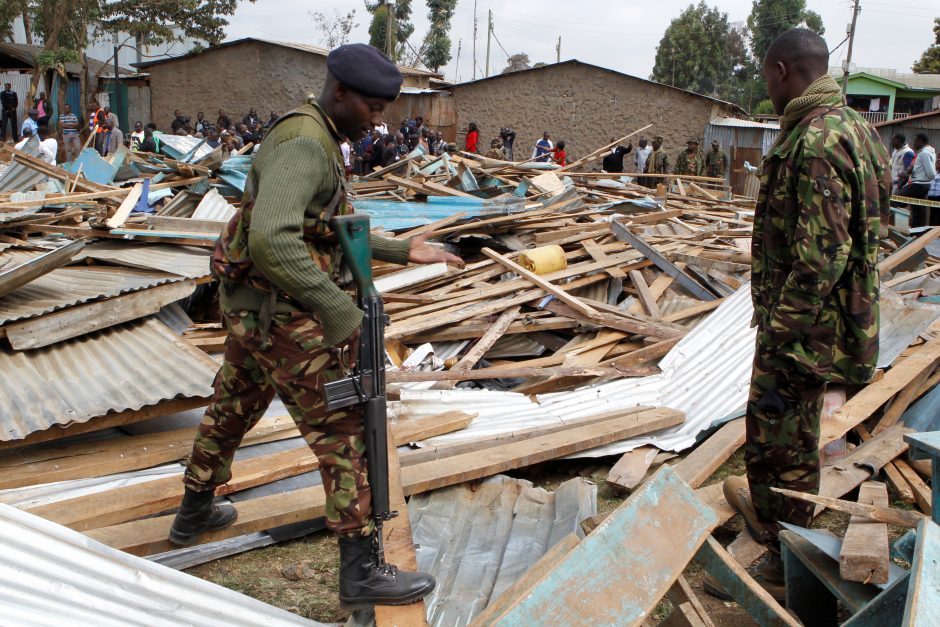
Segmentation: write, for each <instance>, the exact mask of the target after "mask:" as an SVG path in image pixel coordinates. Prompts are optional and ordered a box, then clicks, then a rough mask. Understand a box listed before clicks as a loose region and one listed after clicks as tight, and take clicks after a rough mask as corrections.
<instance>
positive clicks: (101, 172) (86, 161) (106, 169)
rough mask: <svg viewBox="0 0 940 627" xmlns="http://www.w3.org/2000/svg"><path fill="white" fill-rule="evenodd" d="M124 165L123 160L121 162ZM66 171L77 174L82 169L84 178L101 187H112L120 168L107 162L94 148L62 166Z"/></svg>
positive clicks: (86, 149) (86, 150) (87, 149)
mask: <svg viewBox="0 0 940 627" xmlns="http://www.w3.org/2000/svg"><path fill="white" fill-rule="evenodd" d="M121 161H122V163H123V159H122V160H121ZM62 167H63V168H64V169H65V170H67V171H69V172H71V173H72V174H75V173H76V172H78V169H79V167H81V169H82V176H83V177H85V178H86V179H88V180H89V181H91V182H92V183H98V184H99V185H111V184H112V183H114V175H115V174H116V173H117V170H118V168H119V167H120V165H118V168H115V167H114V166H113V165H111V164H110V163H108V162H107V161H105V160H104V159H103V158H102V157H101V155H99V154H98V151H97V150H95V149H94V148H85V149H84V150H82V152H81V153H80V154H79V155H78V158H77V159H75V160H74V161H70V162H69V163H66V164H64V165H63V166H62Z"/></svg>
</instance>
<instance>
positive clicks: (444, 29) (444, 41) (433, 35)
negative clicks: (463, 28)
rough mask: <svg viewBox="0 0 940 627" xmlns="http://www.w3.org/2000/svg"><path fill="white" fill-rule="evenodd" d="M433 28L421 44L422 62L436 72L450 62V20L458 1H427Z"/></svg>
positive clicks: (429, 18)
mask: <svg viewBox="0 0 940 627" xmlns="http://www.w3.org/2000/svg"><path fill="white" fill-rule="evenodd" d="M427 2H428V20H429V21H430V22H431V27H430V28H429V29H428V34H427V35H425V37H424V43H423V44H421V51H422V54H421V60H422V61H423V62H424V64H425V65H426V66H428V67H429V68H431V69H432V70H434V71H435V72H436V71H437V70H438V69H439V68H440V67H441V66H444V65H447V63H448V61H450V46H451V42H450V36H449V35H448V33H449V32H450V20H451V18H453V17H454V9H455V8H456V7H457V0H427Z"/></svg>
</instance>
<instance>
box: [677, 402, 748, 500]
mask: <svg viewBox="0 0 940 627" xmlns="http://www.w3.org/2000/svg"><path fill="white" fill-rule="evenodd" d="M744 439H745V428H744V418H735V419H734V420H731V421H730V422H728V423H726V424H724V425H723V426H722V427H721V428H720V429H719V430H718V431H717V432H715V433H714V434H712V435H711V436H710V437H709V438H708V439H707V440H705V441H704V442H702V443H701V444H699V445H698V447H697V448H696V449H695V450H694V451H692V452H691V453H689V454H688V455H686V456H685V458H683V459H682V460H680V461H679V462H678V463H676V464H674V465H673V467H672V469H673V470H675V471H676V474H678V475H679V477H680V478H681V479H682V480H683V481H685V482H686V483H688V484H689V485H690V486H692V487H693V488H697V487H699V486H700V485H702V483H704V482H705V480H706V479H708V478H709V477H710V476H712V473H714V472H715V471H716V470H718V468H719V467H720V466H721V465H722V464H724V463H725V462H726V461H727V460H728V458H730V457H731V456H732V455H733V454H734V452H735V451H736V450H738V449H739V448H740V447H742V446H743V445H744Z"/></svg>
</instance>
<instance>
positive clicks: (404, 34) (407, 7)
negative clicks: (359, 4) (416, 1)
mask: <svg viewBox="0 0 940 627" xmlns="http://www.w3.org/2000/svg"><path fill="white" fill-rule="evenodd" d="M366 10H367V11H369V13H371V14H372V23H371V24H369V45H370V46H373V47H375V48H378V49H379V50H381V51H382V52H385V51H386V50H387V49H388V48H387V45H386V44H387V43H388V39H387V37H388V33H387V30H388V12H389V11H391V13H392V24H393V27H392V32H391V38H392V46H391V48H392V57H394V58H393V60H394V61H400V60H401V58H402V55H403V54H404V51H405V48H406V47H407V44H406V42H407V41H408V38H409V37H411V34H412V33H413V32H414V30H415V27H414V24H412V23H411V22H409V21H408V20H409V19H410V18H411V0H376V1H375V2H371V3H370V2H369V1H368V0H366Z"/></svg>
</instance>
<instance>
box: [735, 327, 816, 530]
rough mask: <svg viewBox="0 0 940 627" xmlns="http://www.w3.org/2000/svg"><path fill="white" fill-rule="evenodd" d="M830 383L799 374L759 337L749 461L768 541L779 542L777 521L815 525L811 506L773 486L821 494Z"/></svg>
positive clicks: (749, 406) (750, 411)
mask: <svg viewBox="0 0 940 627" xmlns="http://www.w3.org/2000/svg"><path fill="white" fill-rule="evenodd" d="M825 392H826V383H825V382H824V381H820V380H818V379H814V378H811V377H809V376H807V375H805V374H801V373H797V372H795V371H794V369H793V367H792V366H791V365H789V364H788V363H787V361H786V360H785V359H784V358H782V357H780V356H779V355H776V354H774V352H773V351H772V350H771V349H768V348H767V347H766V346H765V345H763V344H762V342H761V341H760V339H759V334H758V341H757V350H756V351H755V355H754V370H753V373H752V375H751V390H750V394H749V397H748V402H747V416H746V418H745V424H746V431H747V437H746V440H745V445H744V461H745V464H746V465H747V478H748V483H749V484H750V488H751V499H752V501H753V503H754V508H755V509H756V510H757V514H758V516H759V517H760V519H761V521H762V522H763V523H764V526H765V532H766V537H765V538H764V539H765V541H766V542H767V543H769V544H771V545H776V543H777V533H778V532H779V531H780V526H779V525H778V524H777V521H784V522H788V523H790V524H793V525H800V526H801V527H809V526H810V523H811V522H812V520H813V510H814V508H815V506H814V505H812V504H811V503H806V502H803V501H800V500H797V499H791V498H786V497H784V496H781V495H780V494H778V493H776V492H772V491H771V488H772V487H776V488H787V489H790V490H797V491H800V492H810V493H813V494H816V493H817V492H818V491H819V478H820V472H819V471H820V467H819V420H820V415H821V414H822V408H823V400H824V396H825Z"/></svg>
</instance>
